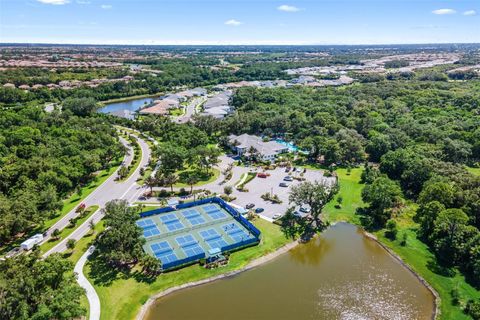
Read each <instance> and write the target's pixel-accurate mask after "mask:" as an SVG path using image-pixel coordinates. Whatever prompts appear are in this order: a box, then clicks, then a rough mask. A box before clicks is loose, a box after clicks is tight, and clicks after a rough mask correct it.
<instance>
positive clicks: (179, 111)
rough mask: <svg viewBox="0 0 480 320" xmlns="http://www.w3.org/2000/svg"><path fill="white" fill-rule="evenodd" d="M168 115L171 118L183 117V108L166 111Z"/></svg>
mask: <svg viewBox="0 0 480 320" xmlns="http://www.w3.org/2000/svg"><path fill="white" fill-rule="evenodd" d="M168 114H169V115H171V116H173V117H180V116H183V115H184V114H185V107H180V108H176V109H170V110H168Z"/></svg>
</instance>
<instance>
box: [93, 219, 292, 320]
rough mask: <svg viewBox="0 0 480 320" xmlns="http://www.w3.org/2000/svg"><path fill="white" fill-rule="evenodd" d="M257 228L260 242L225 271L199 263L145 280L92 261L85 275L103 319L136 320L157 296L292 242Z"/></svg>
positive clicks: (272, 228) (269, 227) (274, 230)
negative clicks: (98, 265) (98, 304)
mask: <svg viewBox="0 0 480 320" xmlns="http://www.w3.org/2000/svg"><path fill="white" fill-rule="evenodd" d="M254 225H255V226H256V227H257V228H258V229H259V230H260V231H261V233H262V236H261V243H260V244H259V245H258V246H255V247H249V248H246V249H243V250H242V251H237V252H234V253H232V254H231V256H230V261H229V264H228V265H227V266H225V267H222V268H217V269H205V268H204V267H201V266H199V265H198V264H195V265H192V266H189V267H186V268H183V269H180V270H177V271H172V272H167V273H165V274H162V275H160V276H158V277H157V278H153V279H152V278H145V277H143V276H142V275H141V273H140V272H137V270H133V271H132V272H131V273H130V274H128V275H125V274H118V273H113V271H112V270H108V271H107V270H105V272H101V271H100V270H95V268H93V270H92V265H91V263H92V262H89V263H88V264H87V265H86V266H85V270H84V271H85V273H86V275H87V277H88V278H89V280H90V282H91V283H92V284H93V285H94V287H95V290H96V291H97V293H98V295H99V297H100V302H101V305H102V313H101V319H135V317H136V315H137V313H138V312H139V311H140V308H141V307H142V305H143V304H144V303H145V302H146V301H147V300H148V299H149V298H150V297H151V296H154V295H155V294H157V293H159V292H161V291H163V290H166V289H168V288H172V287H175V286H178V285H182V284H186V283H189V282H193V281H199V280H203V279H207V278H210V277H214V276H218V275H220V274H223V273H227V272H231V271H234V270H240V269H242V268H244V267H245V266H247V265H248V264H249V262H251V261H253V260H255V259H257V258H259V257H262V256H265V255H267V254H268V253H272V252H274V251H276V250H277V249H279V248H281V247H282V246H284V245H286V244H287V243H289V242H290V240H288V239H286V238H285V236H284V234H283V233H282V231H281V230H280V228H279V227H278V226H276V225H273V224H271V223H269V222H267V221H264V220H261V219H257V220H255V221H254Z"/></svg>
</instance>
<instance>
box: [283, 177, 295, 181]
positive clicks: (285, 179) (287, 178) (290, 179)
mask: <svg viewBox="0 0 480 320" xmlns="http://www.w3.org/2000/svg"><path fill="white" fill-rule="evenodd" d="M283 181H293V178H292V177H291V176H286V177H285V178H283Z"/></svg>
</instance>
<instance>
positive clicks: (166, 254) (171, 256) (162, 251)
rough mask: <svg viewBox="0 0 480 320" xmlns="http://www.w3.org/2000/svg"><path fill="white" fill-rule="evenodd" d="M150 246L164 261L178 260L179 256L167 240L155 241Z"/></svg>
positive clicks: (156, 255)
mask: <svg viewBox="0 0 480 320" xmlns="http://www.w3.org/2000/svg"><path fill="white" fill-rule="evenodd" d="M150 248H151V249H152V251H153V254H154V255H155V257H157V258H158V259H160V261H162V263H170V262H173V261H177V260H178V258H177V256H176V255H175V253H174V252H173V249H172V247H170V245H169V244H168V242H167V241H162V242H157V243H153V244H151V245H150Z"/></svg>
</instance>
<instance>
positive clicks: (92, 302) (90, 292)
mask: <svg viewBox="0 0 480 320" xmlns="http://www.w3.org/2000/svg"><path fill="white" fill-rule="evenodd" d="M93 249H94V248H93V247H91V248H89V249H88V250H87V252H85V253H84V254H83V256H82V257H81V258H80V260H78V262H77V264H76V265H75V269H74V270H73V271H74V272H75V273H76V274H77V275H78V278H77V282H78V284H79V285H80V287H82V288H84V289H85V293H86V295H87V299H88V304H89V306H90V315H89V317H88V319H89V320H99V319H100V299H99V298H98V295H97V292H96V291H95V289H94V288H93V286H92V285H91V284H90V282H89V281H88V279H87V278H86V277H85V275H84V274H83V267H84V266H85V263H86V262H87V259H88V257H89V256H90V255H91V254H92V252H93Z"/></svg>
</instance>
